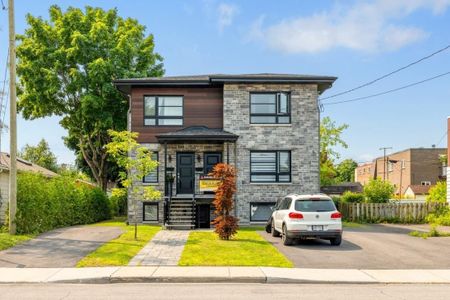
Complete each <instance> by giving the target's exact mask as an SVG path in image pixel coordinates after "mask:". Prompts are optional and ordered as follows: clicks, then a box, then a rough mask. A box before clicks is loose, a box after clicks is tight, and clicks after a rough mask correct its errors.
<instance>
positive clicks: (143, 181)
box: [142, 151, 159, 183]
mask: <svg viewBox="0 0 450 300" xmlns="http://www.w3.org/2000/svg"><path fill="white" fill-rule="evenodd" d="M151 153H152V155H153V154H156V161H157V162H158V165H157V166H156V181H146V180H145V177H147V175H146V176H144V177H143V178H142V183H158V182H159V152H158V151H151Z"/></svg>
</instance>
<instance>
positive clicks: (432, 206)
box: [339, 202, 447, 223]
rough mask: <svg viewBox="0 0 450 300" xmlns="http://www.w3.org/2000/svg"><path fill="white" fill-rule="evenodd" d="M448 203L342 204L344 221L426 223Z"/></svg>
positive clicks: (341, 210)
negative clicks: (437, 210) (432, 214)
mask: <svg viewBox="0 0 450 300" xmlns="http://www.w3.org/2000/svg"><path fill="white" fill-rule="evenodd" d="M446 205H447V204H446V203H401V202H400V203H340V205H339V210H340V212H341V213H342V215H343V217H344V220H347V221H353V222H383V221H386V222H396V223H425V222H426V216H427V215H428V214H429V213H431V212H433V211H435V210H436V209H439V208H442V207H444V206H446Z"/></svg>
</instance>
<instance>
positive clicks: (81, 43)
mask: <svg viewBox="0 0 450 300" xmlns="http://www.w3.org/2000/svg"><path fill="white" fill-rule="evenodd" d="M49 14H50V18H49V20H44V19H43V18H41V17H34V16H31V15H27V22H28V28H27V29H26V30H25V33H24V34H23V35H18V40H19V45H18V47H17V57H18V64H17V74H18V76H19V80H20V81H19V82H20V84H19V101H18V107H19V110H20V111H21V112H22V114H23V116H24V117H25V118H26V119H35V118H42V117H47V116H52V115H57V116H61V117H62V120H61V122H60V123H61V125H62V126H63V127H64V128H65V129H66V130H67V131H68V136H67V137H65V143H66V145H67V146H68V147H69V148H70V149H73V150H74V151H75V152H76V154H77V156H79V157H80V158H82V161H83V162H84V163H85V164H86V165H87V166H88V167H89V169H90V171H91V172H90V173H91V175H92V176H93V178H94V179H95V180H96V181H97V183H98V185H99V186H100V187H102V188H103V189H106V184H107V182H108V177H109V174H110V173H111V172H110V171H111V169H112V168H114V162H113V161H112V160H111V159H110V158H109V157H108V153H107V151H106V149H105V147H104V145H105V144H107V143H108V142H109V141H110V137H109V135H108V133H107V130H108V129H114V130H123V129H125V128H126V112H127V109H128V105H127V98H125V97H124V96H123V95H121V94H120V93H119V92H118V91H117V90H116V89H115V87H114V86H113V84H112V80H114V79H118V78H132V77H150V76H161V75H162V74H163V72H164V70H163V67H162V63H161V62H162V57H161V56H160V55H159V54H157V53H155V52H154V42H153V35H151V34H148V35H147V34H146V33H145V30H146V29H145V27H144V26H143V25H140V24H139V23H138V21H137V20H135V19H131V18H126V19H124V18H121V17H119V16H118V14H117V10H116V9H111V10H108V11H104V10H102V9H100V8H93V7H89V6H88V7H86V8H85V10H84V11H83V10H81V9H78V8H73V7H70V8H68V9H67V10H66V11H62V10H61V9H60V8H59V7H58V6H51V7H50V9H49Z"/></svg>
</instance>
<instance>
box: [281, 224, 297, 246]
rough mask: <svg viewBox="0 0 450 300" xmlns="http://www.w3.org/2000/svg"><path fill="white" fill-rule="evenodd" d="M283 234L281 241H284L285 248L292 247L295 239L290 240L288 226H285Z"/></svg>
mask: <svg viewBox="0 0 450 300" xmlns="http://www.w3.org/2000/svg"><path fill="white" fill-rule="evenodd" d="M282 231H283V233H282V234H281V240H282V241H283V245H285V246H291V245H292V244H294V239H292V238H289V237H288V236H287V229H286V225H283V230H282Z"/></svg>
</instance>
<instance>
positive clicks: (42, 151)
mask: <svg viewBox="0 0 450 300" xmlns="http://www.w3.org/2000/svg"><path fill="white" fill-rule="evenodd" d="M19 157H21V158H23V159H25V160H28V161H30V162H32V163H34V164H37V165H39V166H41V167H44V168H46V169H49V170H51V171H53V172H56V171H58V162H57V160H56V156H55V155H54V154H53V152H52V151H51V150H50V147H49V145H48V143H47V141H46V140H45V139H42V140H41V141H40V142H39V143H38V144H37V145H36V146H31V145H29V144H26V145H25V146H24V147H23V148H22V151H20V153H19Z"/></svg>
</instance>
